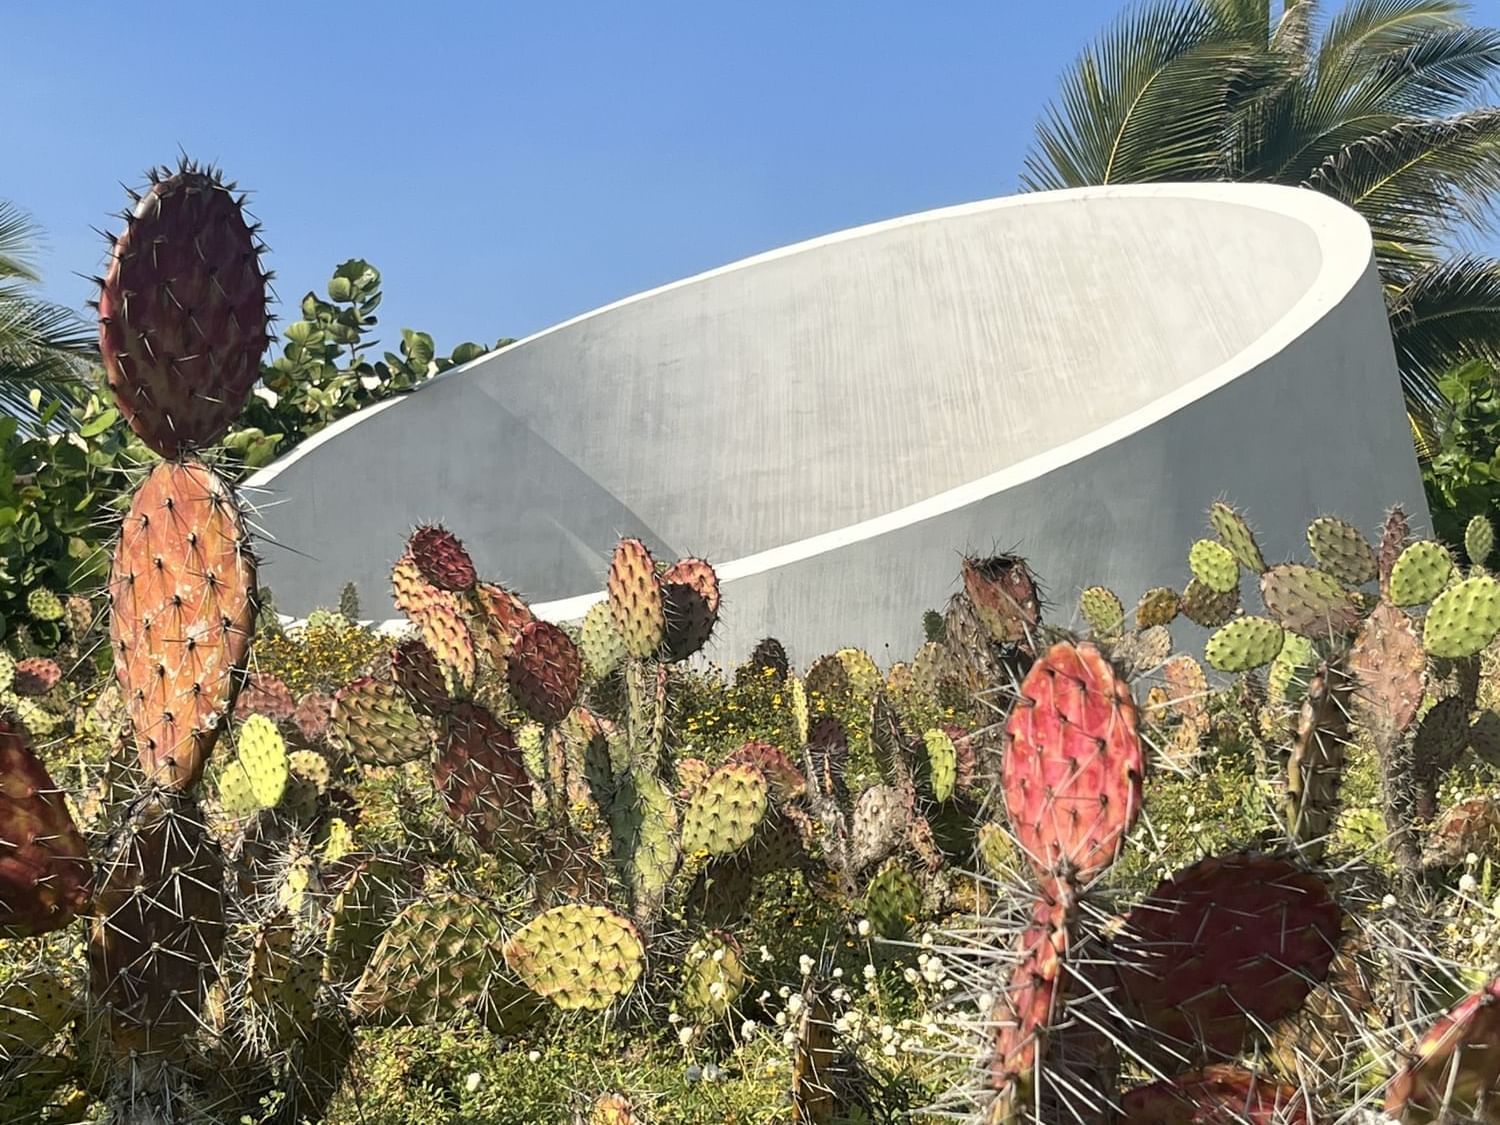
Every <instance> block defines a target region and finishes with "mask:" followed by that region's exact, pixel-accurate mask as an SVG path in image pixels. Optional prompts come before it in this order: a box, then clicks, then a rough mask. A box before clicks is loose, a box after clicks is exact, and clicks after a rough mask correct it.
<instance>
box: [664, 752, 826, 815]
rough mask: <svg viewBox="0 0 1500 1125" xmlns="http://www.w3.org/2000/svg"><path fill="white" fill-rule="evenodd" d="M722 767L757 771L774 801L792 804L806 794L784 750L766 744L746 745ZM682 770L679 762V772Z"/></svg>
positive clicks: (804, 781) (728, 758)
mask: <svg viewBox="0 0 1500 1125" xmlns="http://www.w3.org/2000/svg"><path fill="white" fill-rule="evenodd" d="M724 764H725V765H726V766H728V765H739V764H744V765H750V766H754V767H755V768H756V769H758V770H760V772H761V773H762V774H764V775H765V778H766V784H767V785H769V786H770V789H771V796H772V797H774V798H775V799H776V800H777V801H781V802H787V801H794V800H796V799H797V798H798V797H800V796H802V794H803V793H805V792H807V779H806V778H805V777H803V776H802V771H801V770H799V769H798V768H797V767H796V766H795V765H793V764H792V760H791V758H789V757H787V755H786V752H785V751H784V750H781V749H778V748H777V747H775V746H772V745H771V744H770V743H769V742H747V743H745V744H744V745H743V746H741V747H739V748H738V749H737V750H735V751H733V752H732V753H731V754H730V755H729V757H727V758H726V759H724ZM681 767H682V763H680V762H679V763H678V769H679V771H680V770H681ZM705 780H706V778H705Z"/></svg>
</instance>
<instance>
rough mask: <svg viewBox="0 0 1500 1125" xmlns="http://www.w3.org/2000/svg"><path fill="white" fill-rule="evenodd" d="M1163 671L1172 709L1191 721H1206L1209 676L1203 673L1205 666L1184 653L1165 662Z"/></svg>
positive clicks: (1168, 699) (1168, 700) (1163, 679)
mask: <svg viewBox="0 0 1500 1125" xmlns="http://www.w3.org/2000/svg"><path fill="white" fill-rule="evenodd" d="M1161 673H1162V681H1163V683H1164V684H1165V685H1166V690H1167V702H1168V704H1169V705H1170V706H1171V708H1172V710H1173V711H1175V712H1176V713H1177V714H1179V715H1181V716H1182V717H1183V718H1184V719H1185V720H1187V721H1188V722H1190V723H1202V722H1204V721H1206V720H1207V718H1208V677H1207V676H1205V675H1204V674H1203V666H1202V665H1200V664H1199V663H1198V662H1197V661H1196V660H1194V659H1193V658H1192V657H1191V656H1188V655H1187V654H1186V653H1184V654H1182V655H1181V656H1174V657H1173V658H1172V659H1171V660H1169V661H1167V662H1166V663H1165V664H1163V665H1162V670H1161Z"/></svg>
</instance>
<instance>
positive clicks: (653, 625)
mask: <svg viewBox="0 0 1500 1125" xmlns="http://www.w3.org/2000/svg"><path fill="white" fill-rule="evenodd" d="M607 585H608V589H609V610H610V613H611V614H612V615H613V616H614V620H615V626H616V627H617V628H618V629H619V630H620V635H621V636H622V637H624V638H625V651H626V652H628V653H629V654H630V655H631V656H633V657H635V658H636V659H638V660H649V659H650V658H651V657H653V656H655V655H656V653H657V650H658V649H660V648H661V646H662V642H663V641H664V640H665V639H666V636H667V614H666V607H665V604H664V600H663V596H662V588H661V581H660V579H659V578H658V576H657V573H656V562H655V560H653V559H652V557H651V552H650V551H648V550H647V549H646V545H645V544H644V543H642V542H641V541H640V540H639V539H622V540H620V543H619V545H618V546H617V547H616V548H615V553H614V557H613V558H612V559H611V561H610V566H609V577H608V580H607Z"/></svg>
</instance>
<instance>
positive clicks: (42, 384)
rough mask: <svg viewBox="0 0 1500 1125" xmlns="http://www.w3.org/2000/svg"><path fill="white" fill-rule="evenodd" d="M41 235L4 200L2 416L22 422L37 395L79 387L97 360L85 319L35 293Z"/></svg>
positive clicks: (31, 413)
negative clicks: (36, 249)
mask: <svg viewBox="0 0 1500 1125" xmlns="http://www.w3.org/2000/svg"><path fill="white" fill-rule="evenodd" d="M37 235H38V231H37V228H36V226H35V225H34V224H33V223H32V222H31V220H30V219H29V218H27V216H26V215H25V214H24V213H23V212H22V211H21V210H19V209H18V208H17V207H15V206H14V205H13V204H10V203H7V202H5V201H4V200H0V413H4V414H8V415H10V416H11V417H19V418H32V417H35V415H36V411H35V409H34V408H33V406H32V402H31V397H32V393H33V392H34V391H42V392H45V393H52V394H58V393H65V392H67V391H68V390H70V389H74V388H76V387H78V386H79V385H80V383H81V382H82V380H83V379H84V377H85V375H86V373H87V371H88V366H89V362H90V360H92V359H95V358H96V341H95V338H94V336H93V334H92V333H91V332H89V330H88V327H87V325H86V324H85V323H84V321H83V320H82V318H81V317H79V316H78V315H77V314H76V313H74V312H73V311H72V310H71V309H67V308H64V307H63V306H61V305H55V304H52V303H50V302H48V301H44V300H42V299H40V298H39V297H37V296H35V295H34V294H33V293H32V292H31V288H32V287H33V286H34V285H36V284H37V282H38V281H39V280H40V278H39V277H38V276H37V273H36V270H35V269H34V268H33V266H32V264H31V261H32V250H33V247H34V246H35V244H36V240H37ZM66 413H67V412H66V411H65V412H63V414H64V415H66Z"/></svg>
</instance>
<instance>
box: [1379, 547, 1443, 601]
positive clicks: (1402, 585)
mask: <svg viewBox="0 0 1500 1125" xmlns="http://www.w3.org/2000/svg"><path fill="white" fill-rule="evenodd" d="M1452 577H1453V556H1452V555H1450V554H1449V553H1448V548H1447V547H1444V546H1443V545H1442V544H1441V543H1436V542H1434V541H1433V540H1431V539H1421V540H1418V541H1417V542H1415V543H1413V544H1412V545H1411V546H1409V547H1407V548H1406V550H1404V551H1402V552H1401V555H1400V557H1399V558H1397V559H1396V565H1395V566H1393V567H1392V568H1391V582H1390V587H1391V590H1390V593H1391V601H1393V602H1395V603H1396V604H1397V605H1400V606H1412V605H1422V604H1423V603H1424V602H1430V601H1432V600H1433V599H1434V598H1436V597H1437V596H1438V595H1439V594H1441V593H1442V592H1443V588H1444V587H1445V586H1447V585H1448V582H1449V580H1450V579H1451V578H1452Z"/></svg>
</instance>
